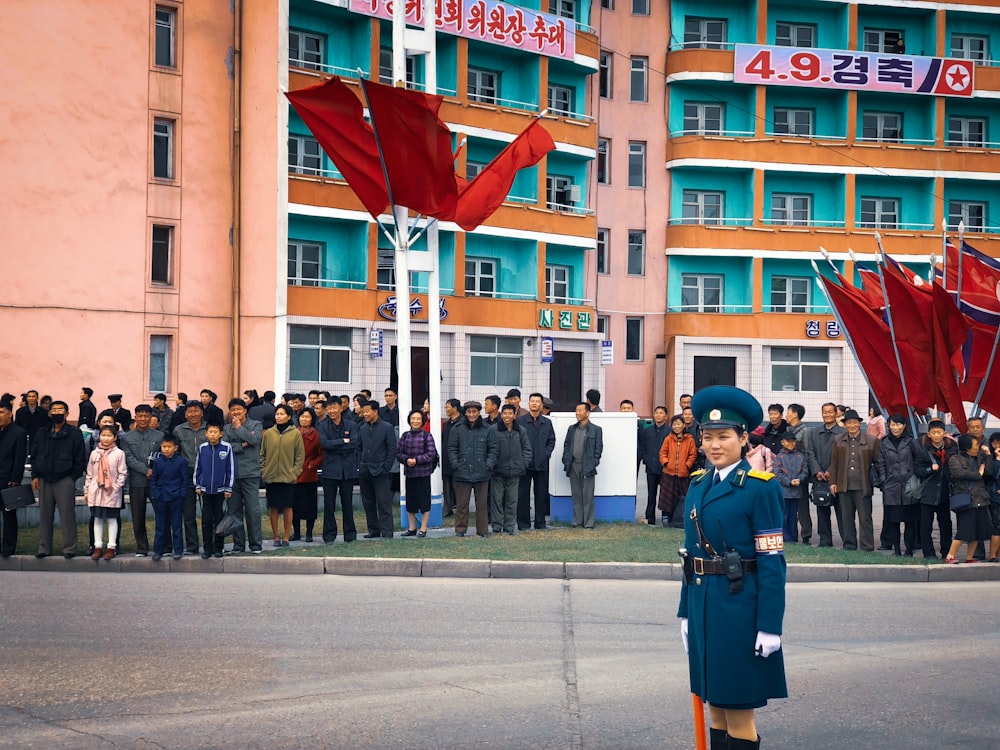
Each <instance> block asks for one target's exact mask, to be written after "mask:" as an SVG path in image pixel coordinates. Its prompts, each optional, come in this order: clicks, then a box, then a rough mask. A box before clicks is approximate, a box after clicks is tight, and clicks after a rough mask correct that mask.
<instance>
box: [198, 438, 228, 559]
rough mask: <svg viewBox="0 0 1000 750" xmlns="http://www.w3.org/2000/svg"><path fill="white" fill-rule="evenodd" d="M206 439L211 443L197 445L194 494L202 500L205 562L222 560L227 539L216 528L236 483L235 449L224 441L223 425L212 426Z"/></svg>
mask: <svg viewBox="0 0 1000 750" xmlns="http://www.w3.org/2000/svg"><path fill="white" fill-rule="evenodd" d="M205 437H206V438H208V442H207V443H202V444H201V445H199V446H198V455H197V457H196V458H195V462H194V491H195V494H196V495H197V496H198V497H200V498H201V540H202V545H203V546H204V548H205V549H204V552H202V555H201V559H202V560H207V559H208V558H210V557H212V556H213V555H214V556H215V557H222V544H223V542H224V541H225V540H224V539H223V538H222V537H221V536H216V535H215V527H216V525H217V524H218V523H219V521H221V520H222V515H223V512H224V510H223V508H224V505H225V501H226V500H227V499H229V497H230V496H231V495H232V494H233V482H235V481H236V461H235V459H234V458H233V446H231V445H230V444H229V443H227V442H226V441H225V440H223V439H222V425H221V424H217V423H214V422H213V423H210V424H209V425H208V427H206V428H205Z"/></svg>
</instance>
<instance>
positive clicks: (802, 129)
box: [774, 107, 814, 135]
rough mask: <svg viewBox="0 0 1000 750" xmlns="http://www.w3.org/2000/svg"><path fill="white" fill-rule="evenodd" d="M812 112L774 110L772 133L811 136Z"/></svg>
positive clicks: (806, 110) (776, 108)
mask: <svg viewBox="0 0 1000 750" xmlns="http://www.w3.org/2000/svg"><path fill="white" fill-rule="evenodd" d="M813 116H814V115H813V110H811V109H789V108H787V107H775V108H774V132H775V133H780V134H787V135H812V134H813Z"/></svg>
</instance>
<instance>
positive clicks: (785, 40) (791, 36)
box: [774, 21, 816, 47]
mask: <svg viewBox="0 0 1000 750" xmlns="http://www.w3.org/2000/svg"><path fill="white" fill-rule="evenodd" d="M774 43H775V44H776V45H778V46H779V47H815V46H816V27H815V26H813V25H812V24H808V23H784V22H782V21H778V23H776V24H775V34H774Z"/></svg>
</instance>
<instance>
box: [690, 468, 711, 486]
mask: <svg viewBox="0 0 1000 750" xmlns="http://www.w3.org/2000/svg"><path fill="white" fill-rule="evenodd" d="M707 476H708V469H698V470H697V471H693V472H691V481H692V482H695V483H697V482H700V481H701V480H702V479H704V478H705V477H707Z"/></svg>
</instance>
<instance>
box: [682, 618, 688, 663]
mask: <svg viewBox="0 0 1000 750" xmlns="http://www.w3.org/2000/svg"><path fill="white" fill-rule="evenodd" d="M681 640H682V641H684V653H685V654H686V653H687V652H688V618H686V617H682V618H681Z"/></svg>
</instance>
